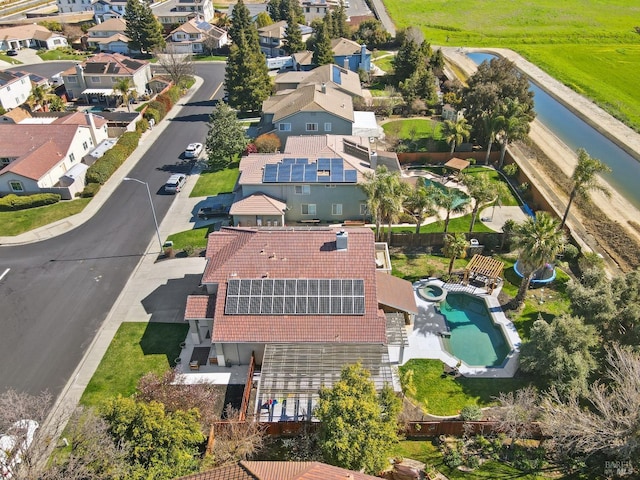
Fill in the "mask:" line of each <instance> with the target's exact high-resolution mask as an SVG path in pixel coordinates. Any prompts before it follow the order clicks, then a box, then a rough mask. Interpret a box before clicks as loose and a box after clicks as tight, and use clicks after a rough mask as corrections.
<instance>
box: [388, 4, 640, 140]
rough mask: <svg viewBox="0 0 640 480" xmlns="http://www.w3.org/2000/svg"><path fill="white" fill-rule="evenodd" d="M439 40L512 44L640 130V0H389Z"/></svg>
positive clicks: (398, 14)
mask: <svg viewBox="0 0 640 480" xmlns="http://www.w3.org/2000/svg"><path fill="white" fill-rule="evenodd" d="M384 3H385V6H386V7H387V10H388V11H389V13H390V15H391V17H392V18H393V20H394V23H395V25H396V27H397V28H406V27H409V26H414V27H417V28H419V29H421V30H422V31H423V32H424V34H425V38H426V39H427V40H428V41H430V42H431V43H433V44H437V45H450V46H471V47H481V46H490V47H508V48H512V49H514V50H516V51H518V52H520V53H522V54H523V55H524V56H525V57H527V58H529V59H530V60H532V61H533V62H534V63H536V64H539V65H540V66H541V67H542V68H544V69H545V70H547V71H548V72H549V73H550V74H551V75H553V76H556V77H557V78H559V79H560V80H561V81H563V82H565V83H566V84H567V85H569V86H571V87H573V88H576V89H577V90H578V91H581V92H584V93H585V94H587V95H588V96H590V97H591V98H593V99H594V100H595V101H596V102H597V103H598V104H600V105H601V106H602V107H603V108H605V109H607V110H609V111H610V112H611V113H612V114H614V115H615V116H616V117H618V118H621V119H625V121H628V122H630V124H631V125H632V126H633V127H634V128H635V129H636V130H640V91H639V90H638V89H635V88H634V87H635V83H636V82H634V81H633V80H632V79H634V78H635V77H636V76H637V65H638V63H639V61H640V46H639V45H638V38H639V37H638V34H637V33H636V32H635V30H634V27H636V26H637V25H638V21H637V19H638V17H639V16H640V4H639V3H637V2H629V1H627V0H601V1H597V2H595V1H592V2H584V1H583V0H565V1H563V2H557V1H555V0H494V1H491V2H487V1H484V0H467V1H465V2H450V1H447V0H434V1H431V2H424V1H423V0H385V2H384Z"/></svg>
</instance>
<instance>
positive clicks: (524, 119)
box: [498, 98, 531, 169]
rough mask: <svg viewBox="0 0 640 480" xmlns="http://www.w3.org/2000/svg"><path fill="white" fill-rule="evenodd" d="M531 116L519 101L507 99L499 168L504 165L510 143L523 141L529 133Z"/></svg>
mask: <svg viewBox="0 0 640 480" xmlns="http://www.w3.org/2000/svg"><path fill="white" fill-rule="evenodd" d="M530 123H531V116H530V114H527V112H525V110H524V107H523V106H522V104H521V103H520V101H519V100H518V99H515V100H514V99H511V98H507V99H506V103H505V110H504V114H503V122H502V125H501V129H500V131H499V132H498V141H499V142H500V162H499V164H498V168H499V169H502V165H504V155H505V153H506V152H507V147H508V146H509V144H510V143H512V142H515V141H516V140H522V139H523V138H525V137H526V136H527V134H528V133H529V125H530Z"/></svg>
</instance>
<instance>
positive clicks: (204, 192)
mask: <svg viewBox="0 0 640 480" xmlns="http://www.w3.org/2000/svg"><path fill="white" fill-rule="evenodd" d="M239 174H240V171H239V170H238V165H237V164H234V165H233V166H232V167H231V168H225V169H223V170H216V171H207V172H202V173H201V174H200V178H198V182H197V183H196V186H195V187H193V190H192V191H191V194H190V195H189V196H190V197H208V196H214V195H218V194H219V193H229V192H232V191H233V188H234V187H235V185H236V181H237V180H238V175H239Z"/></svg>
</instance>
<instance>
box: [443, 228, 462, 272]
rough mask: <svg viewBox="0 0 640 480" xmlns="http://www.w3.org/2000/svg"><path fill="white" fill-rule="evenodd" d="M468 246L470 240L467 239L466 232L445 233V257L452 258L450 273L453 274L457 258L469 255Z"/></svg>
mask: <svg viewBox="0 0 640 480" xmlns="http://www.w3.org/2000/svg"><path fill="white" fill-rule="evenodd" d="M468 246H469V242H468V241H467V237H465V235H464V233H454V234H453V235H451V234H450V233H448V234H447V235H445V237H444V248H443V249H442V253H443V254H444V256H445V257H447V258H450V259H451V260H450V261H449V275H451V271H452V270H453V263H454V262H455V261H456V258H465V257H466V256H467V247H468Z"/></svg>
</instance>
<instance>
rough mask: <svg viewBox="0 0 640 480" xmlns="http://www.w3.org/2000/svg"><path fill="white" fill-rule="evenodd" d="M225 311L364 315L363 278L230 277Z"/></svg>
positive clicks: (228, 312) (253, 313)
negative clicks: (232, 278) (237, 278)
mask: <svg viewBox="0 0 640 480" xmlns="http://www.w3.org/2000/svg"><path fill="white" fill-rule="evenodd" d="M224 313H225V315H364V280H361V279H352V278H347V279H344V278H343V279H327V278H321V279H317V278H315V279H314V278H310V279H306V278H303V279H301V278H297V279H280V278H278V279H271V278H261V279H240V280H236V279H234V280H229V282H228V284H227V297H226V302H225V306H224Z"/></svg>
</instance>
